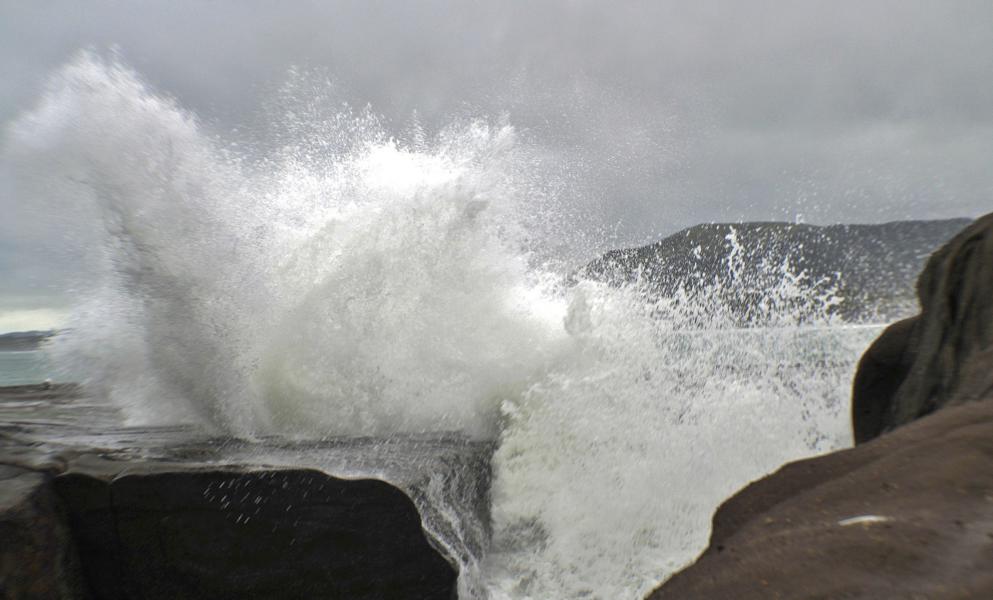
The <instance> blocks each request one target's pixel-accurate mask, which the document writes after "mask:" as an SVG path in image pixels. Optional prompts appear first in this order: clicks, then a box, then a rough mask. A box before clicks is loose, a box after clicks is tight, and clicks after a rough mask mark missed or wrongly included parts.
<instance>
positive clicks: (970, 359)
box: [852, 214, 993, 443]
mask: <svg viewBox="0 0 993 600" xmlns="http://www.w3.org/2000/svg"><path fill="white" fill-rule="evenodd" d="M917 293H918V296H919V300H920V305H921V312H920V314H919V315H917V316H916V317H913V318H911V319H908V320H905V321H901V322H899V323H896V324H894V325H893V326H891V327H890V328H889V329H887V330H886V331H885V332H884V333H883V334H882V335H881V336H880V338H879V339H878V340H876V342H874V343H873V345H872V346H871V347H870V348H869V350H868V351H867V352H866V354H865V356H864V357H863V359H862V361H861V363H860V364H859V370H858V373H857V375H856V378H855V386H854V390H853V398H852V406H853V412H852V421H853V428H854V430H855V435H856V441H857V442H858V443H861V442H864V441H867V440H869V439H872V438H873V437H875V436H877V435H879V434H880V433H882V432H885V431H890V430H892V429H894V428H896V427H899V426H901V425H904V424H906V423H910V422H911V421H914V420H915V419H919V418H921V417H923V416H925V415H928V414H930V413H932V412H934V411H936V410H938V409H940V408H942V407H945V406H954V405H956V404H962V403H964V402H969V401H973V400H976V399H981V398H986V397H988V392H989V391H991V390H993V362H991V361H990V357H989V352H990V351H991V349H993V214H991V215H987V216H985V217H982V218H980V219H977V220H976V221H975V222H974V223H972V224H971V225H970V226H969V227H967V228H966V229H965V230H963V231H962V232H961V233H959V234H958V235H956V236H955V237H954V238H952V239H951V240H950V241H949V242H948V243H947V244H945V245H944V246H942V247H941V248H940V249H939V250H938V251H936V252H935V253H934V254H933V255H932V256H931V258H930V259H929V260H928V262H927V265H926V266H925V268H924V271H923V272H922V273H921V276H920V278H919V280H918V284H917Z"/></svg>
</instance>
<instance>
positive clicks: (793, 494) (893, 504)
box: [649, 398, 993, 600]
mask: <svg viewBox="0 0 993 600" xmlns="http://www.w3.org/2000/svg"><path fill="white" fill-rule="evenodd" d="M990 399H991V400H993V398H990ZM649 598H650V599H651V600H666V599H669V598H673V599H679V600H692V599H701V600H704V599H705V600H721V599H729V600H730V599H735V600H749V599H755V600H760V599H761V600H766V599H768V598H784V599H785V598H789V599H794V598H832V599H833V598H862V599H866V600H869V599H878V598H942V599H952V598H963V599H964V598H993V402H983V403H976V404H970V405H966V406H960V407H955V408H949V409H947V410H944V411H941V412H939V413H937V414H935V415H932V416H930V417H928V418H926V419H922V420H920V421H918V422H916V423H913V424H911V425H908V426H906V427H903V428H900V429H898V430H896V431H895V432H893V433H891V434H888V435H884V436H882V437H880V438H878V439H876V440H873V441H872V442H869V443H867V444H863V445H861V446H857V447H855V448H853V449H850V450H844V451H841V452H836V453H834V454H831V455H828V456H823V457H819V458H814V459H809V460H804V461H800V462H796V463H792V464H789V465H787V466H785V467H783V468H782V469H780V470H779V471H778V472H777V473H775V474H773V475H770V476H769V477H766V478H764V479H761V480H759V481H758V482H755V483H753V484H751V485H749V486H748V487H746V488H745V489H744V490H742V491H741V492H739V493H738V494H736V495H735V496H734V497H733V498H731V499H730V500H728V501H727V502H725V503H724V504H723V505H722V506H721V507H720V508H719V509H718V511H717V513H716V514H715V516H714V520H713V532H712V534H711V540H710V546H709V547H708V548H707V550H706V551H705V552H704V554H703V555H702V556H700V558H699V559H698V560H697V561H696V563H694V564H693V565H692V566H690V567H688V568H687V569H685V570H683V571H681V572H680V573H677V574H676V575H675V576H673V577H672V578H671V579H669V580H668V581H667V582H666V583H665V584H664V585H663V586H662V587H661V588H659V589H658V590H656V591H655V592H654V593H653V594H652V595H651V596H649Z"/></svg>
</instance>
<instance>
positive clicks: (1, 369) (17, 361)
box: [0, 350, 61, 387]
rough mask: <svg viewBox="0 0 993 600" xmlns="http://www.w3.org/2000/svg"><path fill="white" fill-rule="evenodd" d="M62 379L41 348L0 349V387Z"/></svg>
mask: <svg viewBox="0 0 993 600" xmlns="http://www.w3.org/2000/svg"><path fill="white" fill-rule="evenodd" d="M60 379H61V378H60V377H59V376H58V375H57V374H56V369H55V368H54V366H53V365H52V363H51V361H49V360H48V357H47V356H46V355H45V353H44V352H42V351H40V350H16V351H0V387H4V386H10V385H28V384H34V383H43V382H44V381H46V380H51V381H53V382H54V381H59V380H60Z"/></svg>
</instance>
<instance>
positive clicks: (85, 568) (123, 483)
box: [0, 457, 457, 600]
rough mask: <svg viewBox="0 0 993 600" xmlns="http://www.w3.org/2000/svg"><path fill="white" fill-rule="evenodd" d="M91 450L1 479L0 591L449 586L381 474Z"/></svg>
mask: <svg viewBox="0 0 993 600" xmlns="http://www.w3.org/2000/svg"><path fill="white" fill-rule="evenodd" d="M87 459H88V460H89V461H90V462H91V463H92V464H90V465H85V466H84V465H79V464H77V465H76V466H74V467H73V468H72V469H71V470H69V471H68V472H65V473H61V474H58V475H55V476H51V475H48V474H44V473H39V472H35V471H30V470H21V472H20V473H18V474H17V475H16V476H15V477H13V478H7V479H4V480H3V484H4V487H5V490H4V496H5V500H7V501H5V502H4V503H3V505H2V507H0V509H2V512H0V539H2V540H3V544H2V545H0V546H2V549H0V556H2V557H3V560H2V562H0V576H2V584H0V585H2V587H0V589H3V590H4V592H5V595H4V597H5V598H101V599H107V600H110V599H114V598H121V599H124V598H148V599H154V598H162V599H166V598H169V599H173V598H189V599H195V598H205V599H206V598H369V599H374V598H375V599H379V598H395V599H397V600H401V599H408V598H441V599H445V600H448V599H450V598H451V597H452V594H453V591H454V590H455V582H456V575H457V574H456V571H455V569H454V568H453V567H452V565H450V564H449V563H448V562H447V561H446V560H445V559H444V558H443V557H442V555H441V554H439V553H438V551H437V550H435V549H434V548H433V547H432V545H431V544H430V543H429V542H428V540H427V538H426V537H425V535H424V531H423V530H422V529H421V520H420V516H419V515H418V513H417V510H416V509H415V507H414V505H413V503H412V502H411V501H410V499H409V498H407V497H406V496H405V495H404V494H403V493H402V492H401V491H400V490H398V489H396V488H395V487H393V486H391V485H389V484H387V483H384V482H382V481H376V480H344V479H338V478H335V477H331V476H328V475H326V474H323V473H320V472H317V471H308V470H293V469H290V470H261V471H260V470H247V469H239V468H233V467H225V468H208V467H206V466H203V465H201V466H199V467H197V466H191V465H154V464H152V465H142V464H140V463H139V464H130V465H128V466H127V467H126V468H125V469H121V467H122V465H114V464H113V463H110V464H100V462H101V461H99V460H97V459H94V457H87ZM8 469H9V468H8ZM12 496H17V498H13V497H12Z"/></svg>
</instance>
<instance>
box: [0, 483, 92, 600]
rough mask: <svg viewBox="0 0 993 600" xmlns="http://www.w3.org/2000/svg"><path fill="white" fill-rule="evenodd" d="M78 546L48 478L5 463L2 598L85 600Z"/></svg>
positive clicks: (0, 519)
mask: <svg viewBox="0 0 993 600" xmlns="http://www.w3.org/2000/svg"><path fill="white" fill-rule="evenodd" d="M85 597H87V592H86V588H85V584H84V583H83V580H82V577H81V574H80V569H79V559H78V555H77V553H76V548H75V544H74V543H73V541H72V538H71V535H70V533H69V527H68V524H67V522H66V519H65V514H64V513H63V511H62V510H61V506H60V505H59V501H58V499H57V498H56V497H55V494H54V492H53V490H52V488H51V486H50V485H46V476H45V475H44V474H42V473H38V472H35V471H32V470H30V469H23V468H18V467H12V466H5V465H0V598H9V599H10V600H19V599H22V598H23V599H28V598H53V599H55V598H58V599H69V598H85Z"/></svg>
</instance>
